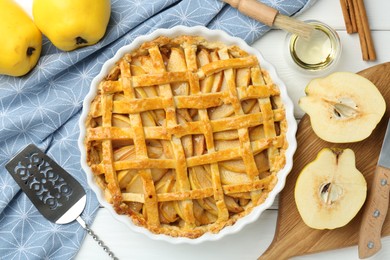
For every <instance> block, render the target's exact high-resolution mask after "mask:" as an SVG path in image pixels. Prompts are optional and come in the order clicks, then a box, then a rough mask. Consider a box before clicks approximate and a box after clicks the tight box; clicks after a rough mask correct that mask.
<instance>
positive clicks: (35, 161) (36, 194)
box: [5, 144, 117, 259]
mask: <svg viewBox="0 0 390 260" xmlns="http://www.w3.org/2000/svg"><path fill="white" fill-rule="evenodd" d="M5 167H6V169H7V170H8V172H9V173H10V174H11V176H12V177H13V178H14V180H15V181H16V182H17V183H18V185H19V186H20V188H21V189H22V190H23V191H24V192H25V193H26V195H27V197H28V198H29V199H30V200H31V202H32V203H33V204H34V205H35V207H36V208H37V209H38V211H39V212H40V213H41V214H42V215H43V216H44V217H45V218H46V219H48V220H50V221H51V222H53V223H56V224H67V223H70V222H72V221H74V220H75V219H76V220H77V221H78V222H79V223H80V225H81V226H82V227H83V228H84V229H85V230H86V231H87V233H88V234H89V235H91V236H92V237H93V239H94V240H95V241H96V242H97V243H98V244H99V245H100V246H101V247H103V250H104V251H105V252H106V253H107V254H108V255H109V256H110V257H111V258H113V259H117V258H116V257H115V256H114V254H113V253H112V252H111V251H110V250H109V248H108V247H107V246H105V245H104V243H103V241H101V240H100V239H99V238H98V237H97V236H96V235H95V233H94V232H93V231H92V230H91V229H90V228H89V226H88V225H87V224H86V223H85V221H84V220H83V219H82V218H81V217H80V214H81V213H82V212H83V210H84V208H85V204H86V193H85V190H84V189H83V187H82V186H81V185H80V183H79V182H78V181H77V180H76V179H74V178H73V177H72V176H71V175H70V174H69V173H67V172H66V171H65V170H64V169H63V168H62V167H61V166H59V165H58V164H57V163H56V162H55V161H53V160H52V159H51V158H50V157H49V156H47V155H46V154H45V153H43V152H42V151H41V150H40V149H39V148H38V147H36V146H35V145H33V144H30V145H28V146H27V147H26V148H25V149H23V150H22V151H21V152H20V153H18V154H17V155H16V156H15V157H14V158H13V159H11V161H9V162H8V163H7V165H6V166H5Z"/></svg>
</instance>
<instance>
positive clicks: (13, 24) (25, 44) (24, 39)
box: [0, 0, 42, 76]
mask: <svg viewBox="0 0 390 260" xmlns="http://www.w3.org/2000/svg"><path fill="white" fill-rule="evenodd" d="M0 17H1V23H0V42H1V47H0V74H4V75H9V76H22V75H25V74H27V72H29V71H30V70H31V69H32V68H33V67H34V66H35V65H36V64H37V62H38V59H39V56H40V54H41V48H42V34H41V32H40V31H39V29H38V27H37V26H36V25H35V24H34V22H33V21H32V19H31V18H30V17H29V16H28V15H27V13H26V12H25V11H24V10H23V9H22V8H21V7H20V6H19V5H18V4H17V3H15V2H14V1H12V0H0Z"/></svg>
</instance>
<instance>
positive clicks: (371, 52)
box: [355, 0, 376, 60]
mask: <svg viewBox="0 0 390 260" xmlns="http://www.w3.org/2000/svg"><path fill="white" fill-rule="evenodd" d="M355 6H356V5H355ZM357 7H358V9H359V16H360V17H361V21H362V26H363V33H364V37H365V40H366V44H367V51H368V59H369V60H376V53H375V47H374V43H373V41H372V37H371V30H370V25H369V23H368V19H367V13H366V8H365V6H364V2H363V0H357Z"/></svg>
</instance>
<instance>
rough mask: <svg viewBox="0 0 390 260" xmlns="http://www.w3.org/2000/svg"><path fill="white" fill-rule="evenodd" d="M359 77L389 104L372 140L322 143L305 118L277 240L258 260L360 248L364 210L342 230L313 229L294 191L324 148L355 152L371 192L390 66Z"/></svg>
mask: <svg viewBox="0 0 390 260" xmlns="http://www.w3.org/2000/svg"><path fill="white" fill-rule="evenodd" d="M358 74H360V75H362V76H364V77H366V78H367V79H369V80H371V81H372V82H373V83H374V84H375V85H376V86H377V87H378V89H379V91H380V92H381V93H382V95H383V96H384V98H385V100H386V104H387V109H386V113H385V115H384V116H383V118H382V120H381V122H380V123H379V124H378V125H377V127H376V128H375V130H374V131H373V133H372V134H371V136H370V137H369V138H367V139H365V140H363V141H361V142H357V143H351V144H333V143H328V142H325V141H323V140H321V139H319V138H318V137H317V136H316V134H315V133H314V132H313V130H312V128H311V125H310V119H309V116H308V115H305V116H304V117H303V118H302V120H301V121H300V122H299V125H298V132H297V142H298V148H297V151H296V153H295V155H294V164H293V169H292V171H291V173H290V174H289V175H288V177H287V180H286V186H285V188H284V189H283V191H282V192H281V193H280V197H279V211H278V220H277V227H276V232H275V236H274V239H273V241H272V243H271V245H270V246H269V248H268V249H267V251H266V252H265V253H264V254H263V255H262V256H261V257H260V258H259V259H266V260H268V259H288V258H290V257H293V256H298V255H305V254H311V253H316V252H322V251H326V250H332V249H338V248H343V247H348V246H353V245H357V243H358V234H359V227H360V220H361V218H362V212H363V210H364V206H363V208H362V209H361V210H360V211H359V213H358V215H357V216H356V217H355V218H354V219H353V220H352V221H351V222H350V223H349V224H348V225H346V226H344V227H342V228H338V229H334V230H315V229H311V228H309V227H308V226H306V225H305V224H304V223H303V221H302V219H301V217H300V215H299V213H298V210H297V207H296V204H295V199H294V188H295V182H296V180H297V177H298V175H299V173H300V172H301V170H302V169H303V167H304V166H305V165H306V164H308V163H309V162H311V161H313V160H314V159H315V158H316V156H317V154H318V152H319V151H320V150H321V149H322V148H325V147H338V148H351V149H352V150H353V151H354V152H355V155H356V167H357V168H358V169H359V170H360V171H361V172H362V173H363V174H364V176H365V177H366V180H367V187H368V192H370V190H371V182H372V178H373V173H374V169H375V166H376V164H377V161H378V157H379V152H380V148H381V145H382V141H383V137H384V134H385V131H386V126H387V121H388V118H389V116H390V62H387V63H383V64H380V65H377V66H374V67H371V68H368V69H366V70H364V71H361V72H359V73H358ZM389 212H390V211H389ZM386 235H390V214H388V215H387V218H386V220H385V223H384V226H383V230H382V236H386Z"/></svg>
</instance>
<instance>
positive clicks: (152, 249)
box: [76, 0, 390, 260]
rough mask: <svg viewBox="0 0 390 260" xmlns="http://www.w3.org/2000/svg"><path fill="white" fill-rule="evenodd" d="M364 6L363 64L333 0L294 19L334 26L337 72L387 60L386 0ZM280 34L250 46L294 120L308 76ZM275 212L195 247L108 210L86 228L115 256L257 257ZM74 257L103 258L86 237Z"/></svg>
mask: <svg viewBox="0 0 390 260" xmlns="http://www.w3.org/2000/svg"><path fill="white" fill-rule="evenodd" d="M365 3H366V9H367V13H368V19H369V22H370V26H371V29H372V30H373V33H372V36H373V40H374V43H375V47H376V51H377V57H378V58H377V60H376V61H375V62H364V61H363V60H362V58H361V51H360V44H359V39H358V35H357V34H353V35H349V34H347V33H346V31H345V25H344V20H343V17H342V13H341V9H340V5H339V0H318V2H317V3H316V4H315V5H314V6H313V7H312V8H310V9H309V10H307V11H306V12H305V13H304V14H302V15H301V16H300V19H303V20H307V19H315V20H320V21H323V22H325V23H327V24H329V25H330V26H332V27H333V28H335V29H336V30H337V31H338V33H339V36H340V38H341V42H342V45H343V53H342V57H341V60H340V63H339V64H338V66H337V67H336V68H335V70H338V71H351V72H358V71H360V70H363V69H365V68H368V67H371V66H373V65H376V64H380V63H383V62H387V61H390V50H389V46H390V17H389V11H390V1H388V0H366V1H365ZM285 35H286V34H285V33H284V32H282V31H279V30H274V31H272V32H270V33H268V34H267V35H265V36H264V37H263V38H261V39H260V40H259V41H257V42H256V43H254V44H253V46H254V47H255V48H257V49H259V50H260V51H261V53H262V54H263V56H264V58H265V59H266V60H268V61H269V62H271V63H272V64H273V65H274V66H275V67H276V68H277V71H278V74H279V76H280V77H281V79H282V80H283V81H284V82H285V84H286V85H287V87H288V92H289V95H290V97H291V99H292V100H293V102H294V104H295V105H296V106H295V116H296V118H297V119H299V118H300V117H301V116H302V114H303V113H302V111H301V110H300V109H299V108H298V106H297V101H298V99H299V98H300V97H301V96H303V95H304V88H305V86H306V84H307V83H308V81H309V80H310V78H309V77H304V76H302V75H296V73H295V72H294V71H293V70H292V69H291V68H290V67H289V66H288V65H287V63H286V61H285V60H284V58H283V47H284V46H283V44H284V39H285ZM276 218H277V210H276V209H273V210H267V211H266V212H265V213H264V214H263V215H261V216H260V218H259V219H258V220H257V221H256V222H254V223H252V224H249V225H247V226H246V227H245V228H244V229H243V230H242V231H241V232H240V233H238V234H234V235H230V236H227V237H225V238H224V239H222V240H220V241H218V242H207V243H204V244H200V245H186V244H184V245H171V244H168V243H166V242H162V241H153V240H150V239H149V238H147V237H145V236H144V235H142V234H137V233H134V232H132V231H131V230H129V228H128V227H127V226H126V225H125V224H122V223H119V222H117V221H116V220H115V219H114V218H113V217H112V216H111V215H110V213H109V212H108V210H106V209H104V208H101V209H99V210H98V213H97V216H96V219H95V221H94V223H93V225H92V229H93V230H94V231H95V232H96V233H97V234H98V235H99V236H100V238H102V239H103V240H104V241H105V242H106V244H107V245H108V246H109V247H110V249H112V251H113V252H114V253H115V254H116V255H117V256H118V257H119V259H137V260H138V259H141V260H142V259H157V258H158V259H187V260H191V259H196V260H198V259H202V260H206V259H257V257H259V256H260V255H261V254H262V253H263V252H264V251H265V250H266V249H267V247H268V246H269V244H270V243H271V241H272V239H273V236H274V232H275V227H276ZM382 243H383V245H382V246H383V249H382V250H381V251H380V252H379V253H378V254H377V255H375V256H374V257H372V258H371V259H390V237H387V238H383V239H382ZM76 259H94V260H99V259H109V257H108V256H107V255H106V254H104V253H103V251H102V249H101V248H100V247H99V246H98V245H97V244H96V242H95V241H93V240H92V238H91V237H90V236H87V237H86V239H85V241H84V243H83V245H82V247H81V250H80V252H79V254H78V255H77V257H76ZM294 259H306V260H308V259H316V260H319V259H343V260H350V259H358V254H357V247H356V246H355V247H351V248H346V249H340V250H334V251H328V252H324V253H319V254H313V255H307V256H300V257H296V258H294Z"/></svg>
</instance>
